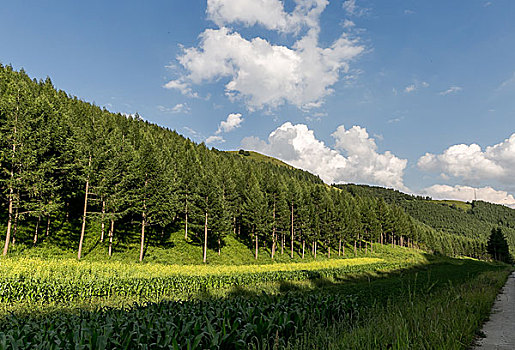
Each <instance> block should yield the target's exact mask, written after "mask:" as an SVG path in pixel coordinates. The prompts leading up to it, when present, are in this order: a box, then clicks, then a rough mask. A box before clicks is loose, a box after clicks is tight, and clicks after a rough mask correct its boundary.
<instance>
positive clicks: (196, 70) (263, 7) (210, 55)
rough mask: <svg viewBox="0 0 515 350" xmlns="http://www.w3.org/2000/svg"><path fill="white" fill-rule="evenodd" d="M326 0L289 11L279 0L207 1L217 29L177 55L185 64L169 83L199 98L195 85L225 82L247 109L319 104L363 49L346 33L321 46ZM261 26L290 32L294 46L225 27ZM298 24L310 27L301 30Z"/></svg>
mask: <svg viewBox="0 0 515 350" xmlns="http://www.w3.org/2000/svg"><path fill="white" fill-rule="evenodd" d="M328 3H329V2H328V0H295V4H296V5H295V8H294V9H293V10H292V11H291V12H286V11H285V9H284V5H283V2H282V1H280V0H209V1H208V8H207V16H208V18H209V19H211V20H212V21H213V22H215V23H216V24H217V25H218V26H219V28H217V29H206V30H205V31H204V32H203V33H202V34H200V44H199V45H198V46H197V47H190V48H183V49H182V53H181V54H179V56H178V57H177V60H178V62H179V63H180V65H181V66H182V67H183V68H184V73H183V74H182V76H180V77H179V78H178V79H175V80H171V81H170V82H168V83H167V84H166V85H165V87H166V88H169V89H176V90H178V91H180V92H181V93H182V94H184V95H186V96H191V97H198V94H196V93H195V92H193V90H192V86H193V84H203V83H211V82H218V81H220V80H223V81H224V82H225V93H226V95H227V96H228V97H229V98H230V99H231V100H236V99H241V100H243V101H244V102H245V103H246V104H247V107H248V109H249V110H251V111H252V110H256V109H266V108H275V107H277V106H279V105H282V104H285V103H289V104H292V105H295V106H297V107H299V108H302V109H309V108H318V107H319V106H321V105H322V104H323V102H324V100H325V97H326V96H328V95H330V94H331V93H332V92H333V89H332V88H331V87H332V86H333V85H334V84H335V83H336V82H338V80H339V79H340V76H341V75H343V74H347V73H348V72H349V63H350V61H352V60H353V59H355V58H356V57H357V56H358V55H359V54H361V53H362V52H363V51H364V46H362V45H360V44H359V42H358V39H353V38H350V37H349V36H348V35H347V34H345V33H342V34H341V36H340V37H339V38H338V39H336V40H335V41H334V42H333V43H332V44H331V45H330V46H328V47H320V46H319V38H318V37H319V32H320V15H321V13H322V12H323V11H324V9H325V8H326V6H327V4H328ZM232 23H235V24H240V25H243V26H247V27H249V26H253V25H257V24H259V25H262V26H264V27H265V28H267V29H270V30H274V31H278V32H291V33H293V34H294V36H295V38H296V41H295V43H294V44H293V45H292V46H291V47H288V46H284V45H279V44H272V43H270V42H269V41H268V40H266V39H265V38H260V37H256V38H252V39H247V38H244V37H243V36H242V35H241V34H240V33H238V32H237V31H235V30H233V29H229V28H227V27H225V26H226V25H227V24H232ZM300 29H306V30H304V31H302V35H301V36H299V33H301V31H300Z"/></svg>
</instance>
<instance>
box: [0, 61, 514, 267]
mask: <svg viewBox="0 0 515 350" xmlns="http://www.w3.org/2000/svg"><path fill="white" fill-rule="evenodd" d="M0 135H1V137H0V167H1V168H2V172H0V203H1V204H0V222H1V223H2V224H3V225H4V227H2V231H3V232H5V236H4V237H3V239H4V249H3V254H4V255H8V254H10V252H11V251H13V250H14V251H15V252H17V253H22V252H23V254H26V255H31V254H36V253H37V254H53V255H60V254H61V255H62V254H64V255H69V254H76V256H77V258H78V259H81V258H83V257H84V256H85V255H86V256H87V255H91V256H93V255H95V254H97V255H100V256H103V257H104V258H112V259H115V258H114V256H116V258H117V259H118V258H120V259H121V260H123V258H122V256H124V257H125V256H130V257H131V259H135V258H137V259H138V260H140V261H142V260H144V259H145V257H147V258H148V259H154V260H159V261H161V260H163V259H164V260H167V259H169V260H170V259H171V260H173V261H176V259H175V258H171V257H170V256H171V254H172V253H173V252H175V253H176V254H175V255H174V256H180V257H182V258H181V259H182V260H183V261H187V262H188V263H192V262H193V260H195V261H196V262H201V261H202V262H205V263H206V262H208V258H209V261H212V262H219V263H224V262H227V263H231V264H233V263H243V262H245V261H249V260H250V259H252V258H253V259H255V260H260V261H261V260H266V259H265V258H264V257H263V255H264V254H266V255H268V256H269V257H270V259H271V260H274V261H275V259H277V253H278V251H281V252H282V253H284V252H286V253H285V254H289V256H290V259H295V257H296V256H298V257H300V258H301V259H302V258H307V256H312V257H313V258H316V257H317V254H318V255H320V253H323V254H325V255H327V256H331V252H332V256H335V255H340V253H341V252H342V251H343V250H344V249H345V248H347V249H352V250H354V251H357V250H359V249H363V250H365V252H366V251H367V249H370V244H371V243H373V242H376V243H380V244H391V245H400V246H409V247H412V246H415V247H416V246H418V247H421V248H424V249H427V250H430V251H436V252H440V253H443V254H449V255H470V256H473V257H486V256H487V249H486V242H485V235H486V234H487V233H485V232H486V231H488V229H489V228H490V227H493V226H495V225H494V224H493V223H492V222H488V221H486V220H487V219H486V218H482V219H479V216H481V215H483V216H485V217H486V216H489V215H490V214H489V212H488V210H491V209H488V208H485V209H482V210H481V214H479V213H477V214H474V215H476V216H477V217H470V218H472V219H473V218H476V219H475V220H476V221H477V222H480V223H481V224H482V225H483V226H480V225H478V224H477V222H476V221H470V220H469V221H465V220H463V223H462V224H460V225H459V226H456V225H455V226H451V224H449V221H452V220H454V219H456V218H457V217H456V216H452V217H448V216H445V215H444V216H442V218H440V217H439V215H440V211H442V210H444V209H445V210H444V212H445V213H448V211H449V210H452V208H449V207H448V206H447V205H444V206H442V205H439V204H436V203H433V204H432V205H433V206H436V207H434V208H437V209H439V210H440V211H438V210H436V209H435V210H433V209H432V211H431V213H432V214H431V215H434V216H435V217H434V218H430V217H427V216H424V215H423V213H418V212H417V210H425V209H423V208H421V205H417V206H416V207H414V208H411V209H409V210H408V208H409V206H408V205H407V204H406V203H410V202H413V200H412V199H410V196H407V195H404V194H398V193H395V192H391V191H389V190H387V189H376V190H375V192H378V193H379V192H381V193H383V198H382V197H381V196H380V195H379V194H380V193H379V194H378V193H371V192H370V191H365V190H360V191H361V192H362V193H358V192H359V191H358V188H357V187H356V189H355V190H354V191H350V190H348V191H340V190H337V189H335V188H333V187H330V186H327V185H325V184H324V183H323V182H322V181H321V179H320V178H319V177H318V176H315V175H313V174H310V173H309V172H306V171H302V170H299V169H295V168H293V167H291V166H288V165H286V164H285V163H283V162H281V161H278V160H276V159H274V158H271V157H267V156H264V155H261V154H259V153H255V152H249V151H242V152H241V154H240V152H238V153H236V154H235V152H223V151H219V150H217V149H214V148H213V149H208V148H207V147H206V146H205V145H204V144H203V143H201V144H196V143H194V142H192V141H191V140H189V139H187V138H185V137H183V136H181V135H179V134H178V133H177V132H175V131H173V130H170V129H167V128H163V127H160V126H157V125H155V124H152V123H149V122H147V121H144V120H142V119H141V118H140V117H139V116H138V115H135V116H127V115H122V114H119V113H111V112H109V111H108V110H106V109H103V108H100V107H98V106H95V105H93V104H91V103H87V102H85V101H82V100H80V99H78V98H77V97H74V96H69V95H68V94H66V93H65V92H64V91H58V90H56V89H55V88H54V86H53V84H52V81H51V80H50V78H47V79H45V80H40V81H37V80H36V79H31V78H30V77H28V76H27V74H26V73H25V72H24V71H19V72H16V71H14V70H13V69H12V67H10V66H1V65H0ZM392 193H393V194H392ZM399 196H400V197H399ZM406 196H407V197H406ZM390 197H391V198H390ZM397 197H399V198H400V199H399V198H397ZM422 202H424V201H421V203H422ZM417 203H418V202H417ZM431 208H433V207H431ZM442 208H444V209H442ZM403 209H404V210H403ZM473 209H474V210H475V211H474V213H476V211H479V208H473ZM454 211H455V212H456V213H459V214H456V215H465V216H464V217H467V218H469V216H470V215H469V214H467V213H466V212H464V211H462V210H461V211H460V210H459V209H457V210H454ZM410 215H411V216H410ZM467 215H468V216H467ZM492 215H493V216H492V217H495V218H494V219H491V220H501V219H502V220H505V221H506V222H511V221H510V220H511V216H510V215H509V213H508V212H498V211H495V213H494V214H492ZM459 219H460V220H461V218H459ZM503 222H504V221H503ZM465 223H466V224H465ZM507 225H508V226H507ZM509 225H511V224H504V226H506V227H507V228H509V229H512V228H511V226H509ZM477 229H479V230H480V231H479V232H478V231H477ZM474 230H475V231H474ZM181 237H182V238H181ZM178 239H179V240H180V239H182V241H178ZM231 247H236V248H235V249H232V248H231ZM135 252H137V253H135ZM158 252H161V253H158ZM192 255H194V257H192ZM216 255H218V256H222V255H223V256H224V257H223V258H220V259H218V258H216V257H213V256H216ZM167 256H168V258H166V257H167ZM267 259H268V258H267ZM163 262H165V261H163Z"/></svg>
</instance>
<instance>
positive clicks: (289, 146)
mask: <svg viewBox="0 0 515 350" xmlns="http://www.w3.org/2000/svg"><path fill="white" fill-rule="evenodd" d="M332 136H333V138H334V139H335V147H334V149H332V148H330V147H328V146H326V145H325V143H324V142H323V141H320V140H318V139H317V138H316V137H315V134H314V132H313V131H312V130H309V129H308V127H307V126H306V125H304V124H296V125H293V124H291V123H290V122H287V123H284V124H283V125H281V126H280V127H278V128H277V129H276V130H274V131H272V132H271V133H270V135H269V136H268V140H267V141H263V140H261V139H259V138H257V137H246V138H244V139H243V140H242V142H241V144H242V147H243V148H245V149H251V150H255V151H258V152H261V153H264V154H267V155H270V156H272V157H276V158H279V159H281V160H283V161H285V162H287V163H288V164H291V165H292V166H295V167H298V168H301V169H304V170H307V171H310V172H313V173H315V174H317V175H319V176H320V177H321V178H322V180H324V181H325V182H327V183H333V182H335V183H341V182H360V183H371V184H377V185H383V186H389V187H395V188H398V189H401V190H407V189H406V187H405V186H404V183H403V174H404V169H405V168H406V164H407V160H405V159H400V158H397V157H396V156H395V155H393V154H392V153H391V152H389V151H387V152H385V153H378V152H377V145H376V143H375V140H374V139H373V138H370V137H369V135H368V133H367V131H366V129H365V128H361V127H359V126H353V127H352V128H350V129H348V130H346V129H345V127H344V126H343V125H342V126H340V127H338V128H337V130H336V131H335V132H334V133H333V134H332Z"/></svg>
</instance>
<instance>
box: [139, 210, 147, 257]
mask: <svg viewBox="0 0 515 350" xmlns="http://www.w3.org/2000/svg"><path fill="white" fill-rule="evenodd" d="M141 216H142V219H141V243H140V247H139V261H140V262H141V261H143V248H144V247H145V225H146V215H145V212H143V213H142V215H141Z"/></svg>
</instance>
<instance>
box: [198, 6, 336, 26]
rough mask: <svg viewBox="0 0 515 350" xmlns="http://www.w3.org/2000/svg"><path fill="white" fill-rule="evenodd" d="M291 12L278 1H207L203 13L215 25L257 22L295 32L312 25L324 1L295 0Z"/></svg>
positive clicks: (254, 23) (323, 7) (252, 24)
mask: <svg viewBox="0 0 515 350" xmlns="http://www.w3.org/2000/svg"><path fill="white" fill-rule="evenodd" d="M295 2H296V6H295V9H294V10H293V12H291V13H287V12H286V11H285V10H284V5H283V2H282V1H280V0H208V1H207V11H206V12H207V16H208V18H209V19H210V20H212V21H213V22H215V23H216V24H217V25H218V26H219V27H224V26H226V25H227V24H231V23H240V24H243V25H245V26H247V27H250V26H254V25H261V26H263V27H265V28H266V29H269V30H275V31H279V32H298V31H299V30H300V29H301V28H302V27H305V26H308V27H316V26H317V25H318V16H319V15H320V13H321V12H322V11H324V9H325V7H326V6H327V5H328V4H329V1H328V0H296V1H295Z"/></svg>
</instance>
